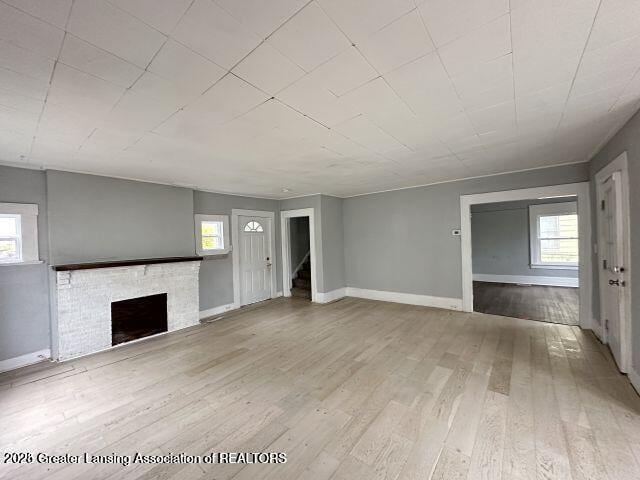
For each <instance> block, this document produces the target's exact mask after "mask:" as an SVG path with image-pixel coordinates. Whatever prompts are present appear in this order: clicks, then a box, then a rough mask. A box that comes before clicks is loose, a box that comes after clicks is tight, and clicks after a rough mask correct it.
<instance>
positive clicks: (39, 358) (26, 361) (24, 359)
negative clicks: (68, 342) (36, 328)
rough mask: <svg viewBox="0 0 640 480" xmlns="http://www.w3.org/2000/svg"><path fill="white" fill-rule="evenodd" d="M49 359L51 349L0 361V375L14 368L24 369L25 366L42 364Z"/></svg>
mask: <svg viewBox="0 0 640 480" xmlns="http://www.w3.org/2000/svg"><path fill="white" fill-rule="evenodd" d="M50 359H51V349H49V348H45V349H44V350H38V351H37V352H31V353H26V354H24V355H20V356H19V357H13V358H8V359H6V360H0V373H2V372H8V371H9V370H15V369H16V368H21V367H26V366H27V365H33V364H34V363H39V362H44V361H45V360H50Z"/></svg>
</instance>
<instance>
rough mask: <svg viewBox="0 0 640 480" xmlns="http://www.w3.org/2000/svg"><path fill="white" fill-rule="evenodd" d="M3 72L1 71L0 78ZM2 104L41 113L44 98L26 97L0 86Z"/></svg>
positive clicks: (0, 102)
mask: <svg viewBox="0 0 640 480" xmlns="http://www.w3.org/2000/svg"><path fill="white" fill-rule="evenodd" d="M1 77H2V73H0V78H1ZM0 105H3V106H5V107H10V108H15V109H16V110H22V111H25V112H31V113H40V111H41V110H42V105H43V100H37V99H35V98H30V97H26V96H24V95H20V94H19V93H16V92H12V91H10V90H5V89H4V88H0Z"/></svg>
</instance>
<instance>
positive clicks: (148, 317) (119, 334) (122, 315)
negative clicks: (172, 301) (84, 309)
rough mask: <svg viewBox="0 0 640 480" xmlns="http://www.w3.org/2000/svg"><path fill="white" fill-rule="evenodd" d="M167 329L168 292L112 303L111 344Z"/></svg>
mask: <svg viewBox="0 0 640 480" xmlns="http://www.w3.org/2000/svg"><path fill="white" fill-rule="evenodd" d="M166 331H167V294H166V293H160V294H157V295H149V296H146V297H138V298H130V299H127V300H120V301H118V302H112V303H111V345H112V346H113V345H118V344H120V343H125V342H130V341H131V340H136V339H138V338H144V337H148V336H150V335H155V334H157V333H162V332H166Z"/></svg>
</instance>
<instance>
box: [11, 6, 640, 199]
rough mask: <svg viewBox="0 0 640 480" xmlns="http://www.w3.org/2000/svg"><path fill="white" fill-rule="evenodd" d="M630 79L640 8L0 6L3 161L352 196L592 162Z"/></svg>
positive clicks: (630, 104) (632, 103)
mask: <svg viewBox="0 0 640 480" xmlns="http://www.w3.org/2000/svg"><path fill="white" fill-rule="evenodd" d="M639 69H640V1H638V0H602V1H598V0H563V1H558V0H510V1H509V0H456V1H451V0H426V1H424V0H417V1H414V0H376V1H371V0H314V1H307V0H271V1H264V0H195V1H193V0H108V1H107V0H75V1H72V0H46V1H44V0H0V162H2V163H9V164H20V165H28V166H44V167H49V168H59V169H63V170H72V171H82V172H90V173H96V174H101V175H112V176H117V177H125V178H135V179H140V180H147V181H154V182H161V183H170V184H176V185H185V186H193V187H197V188H202V189H207V190H215V191H221V192H234V193H243V194H252V195H259V196H267V197H290V196H295V195H303V194H309V193H318V192H322V193H327V194H333V195H337V196H349V195H356V194H359V193H365V192H371V191H378V190H385V189H393V188H402V187H407V186H412V185H421V184H428V183H435V182H441V181H447V180H452V179H458V178H468V177H474V176H481V175H490V174H494V173H502V172H508V171H516V170H523V169H530V168H537V167H542V166H547V165H557V164H564V163H571V162H581V161H587V160H589V158H590V157H591V156H592V155H593V154H594V153H595V151H596V150H597V149H598V148H599V146H601V145H602V143H603V142H604V141H606V140H607V139H608V138H610V137H611V135H612V134H613V133H614V132H615V131H616V130H617V129H618V128H619V127H620V126H621V125H622V124H623V123H624V122H625V121H626V120H627V119H628V118H629V117H630V116H631V115H632V114H633V113H634V112H635V111H636V110H637V109H638V106H639V103H638V102H639V100H640V73H639ZM284 188H286V189H289V190H290V192H283V189H284Z"/></svg>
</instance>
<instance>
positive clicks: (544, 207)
mask: <svg viewBox="0 0 640 480" xmlns="http://www.w3.org/2000/svg"><path fill="white" fill-rule="evenodd" d="M572 214H574V215H577V214H578V204H577V202H562V203H545V204H541V205H530V206H529V242H530V246H531V258H530V261H531V265H530V266H531V268H548V269H550V270H577V269H578V263H544V262H542V261H541V260H540V248H539V243H538V217H540V216H543V215H572ZM578 221H579V220H578ZM578 232H580V226H579V225H578ZM578 235H579V233H578ZM578 242H580V239H579V237H578Z"/></svg>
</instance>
